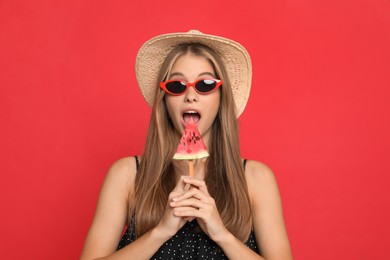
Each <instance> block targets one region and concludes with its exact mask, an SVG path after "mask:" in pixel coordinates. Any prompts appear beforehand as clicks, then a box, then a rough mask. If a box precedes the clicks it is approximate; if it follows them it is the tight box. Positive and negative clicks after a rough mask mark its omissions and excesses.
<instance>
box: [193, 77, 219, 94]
mask: <svg viewBox="0 0 390 260" xmlns="http://www.w3.org/2000/svg"><path fill="white" fill-rule="evenodd" d="M216 85H217V82H216V81H215V80H213V79H204V80H201V81H199V82H197V83H196V89H197V90H198V91H199V92H203V93H207V92H210V91H212V90H213V89H214V88H215V86H216Z"/></svg>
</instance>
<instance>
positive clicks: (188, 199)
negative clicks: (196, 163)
mask: <svg viewBox="0 0 390 260" xmlns="http://www.w3.org/2000/svg"><path fill="white" fill-rule="evenodd" d="M183 181H184V183H185V184H190V185H191V188H190V189H189V190H188V191H184V192H182V193H181V194H180V195H178V196H174V197H173V198H172V202H170V206H171V207H173V214H174V215H175V216H177V217H182V218H185V219H193V218H197V221H198V223H199V225H200V227H201V228H202V230H203V232H205V233H206V234H207V235H208V236H209V237H210V238H211V239H212V240H214V241H219V240H221V239H223V238H224V237H225V236H226V235H227V234H230V232H229V231H228V230H227V228H226V227H225V225H224V224H223V222H222V219H221V216H220V215H219V212H218V209H217V207H216V205H215V201H214V199H213V198H212V197H211V196H210V194H209V192H208V190H207V186H206V183H205V182H204V181H203V180H197V179H193V178H190V177H185V178H184V179H183Z"/></svg>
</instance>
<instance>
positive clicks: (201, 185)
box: [183, 176, 210, 195]
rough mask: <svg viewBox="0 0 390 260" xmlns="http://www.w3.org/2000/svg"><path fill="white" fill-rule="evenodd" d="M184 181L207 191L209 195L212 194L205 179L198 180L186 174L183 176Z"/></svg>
mask: <svg viewBox="0 0 390 260" xmlns="http://www.w3.org/2000/svg"><path fill="white" fill-rule="evenodd" d="M183 182H184V183H185V184H189V185H191V186H194V187H196V188H198V189H199V190H200V191H202V192H203V193H205V194H207V195H210V194H209V191H208V190H207V185H206V182H205V181H204V180H198V179H194V178H191V177H188V176H186V177H184V178H183Z"/></svg>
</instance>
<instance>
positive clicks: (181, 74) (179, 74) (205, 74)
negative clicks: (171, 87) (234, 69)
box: [168, 71, 215, 78]
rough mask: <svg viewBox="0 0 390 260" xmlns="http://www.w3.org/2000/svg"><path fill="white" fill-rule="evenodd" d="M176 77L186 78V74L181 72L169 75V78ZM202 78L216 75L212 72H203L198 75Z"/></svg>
mask: <svg viewBox="0 0 390 260" xmlns="http://www.w3.org/2000/svg"><path fill="white" fill-rule="evenodd" d="M174 76H180V77H184V74H183V73H181V72H172V73H171V74H169V77H168V78H172V77H174ZM201 76H211V77H215V75H214V74H213V73H212V72H208V71H207V72H202V73H200V74H199V75H198V77H201Z"/></svg>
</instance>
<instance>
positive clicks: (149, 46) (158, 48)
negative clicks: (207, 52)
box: [135, 30, 252, 118]
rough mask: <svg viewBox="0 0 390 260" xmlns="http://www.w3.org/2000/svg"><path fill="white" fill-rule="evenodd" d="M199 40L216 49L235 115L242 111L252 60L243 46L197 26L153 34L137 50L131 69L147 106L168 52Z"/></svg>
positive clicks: (249, 82)
mask: <svg viewBox="0 0 390 260" xmlns="http://www.w3.org/2000/svg"><path fill="white" fill-rule="evenodd" d="M191 42H194V43H201V44H204V45H207V46H209V47H211V48H212V49H214V50H216V51H217V53H218V54H219V55H220V58H221V59H222V62H223V63H224V64H225V67H226V70H227V73H228V77H229V80H230V83H231V86H232V91H233V96H234V101H235V104H236V116H237V118H238V117H239V116H240V115H241V113H242V112H243V111H244V109H245V106H246V103H247V101H248V98H249V92H250V88H251V81H252V64H251V59H250V56H249V54H248V52H247V50H246V49H245V48H244V47H243V46H242V45H241V44H239V43H237V42H235V41H233V40H230V39H227V38H223V37H219V36H215V35H209V34H203V33H201V32H199V31H197V30H190V31H188V32H183V33H171V34H163V35H159V36H156V37H154V38H152V39H150V40H148V41H147V42H145V43H144V44H143V46H142V47H141V48H140V50H139V51H138V55H137V59H136V64H135V70H136V77H137V82H138V85H139V87H140V89H141V92H142V95H143V96H144V98H145V100H146V102H147V103H148V104H149V106H153V99H154V93H155V90H156V87H157V76H158V72H159V70H160V67H161V65H162V63H163V61H164V59H165V57H166V56H167V55H168V53H169V52H170V51H171V50H172V49H173V48H174V47H175V46H177V45H179V44H182V43H191Z"/></svg>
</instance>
